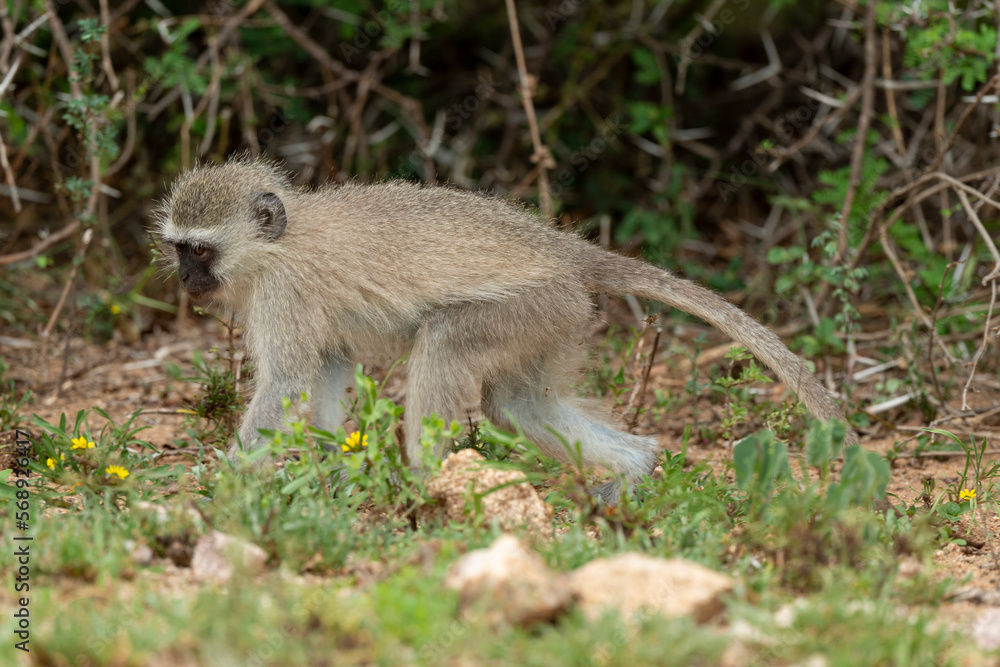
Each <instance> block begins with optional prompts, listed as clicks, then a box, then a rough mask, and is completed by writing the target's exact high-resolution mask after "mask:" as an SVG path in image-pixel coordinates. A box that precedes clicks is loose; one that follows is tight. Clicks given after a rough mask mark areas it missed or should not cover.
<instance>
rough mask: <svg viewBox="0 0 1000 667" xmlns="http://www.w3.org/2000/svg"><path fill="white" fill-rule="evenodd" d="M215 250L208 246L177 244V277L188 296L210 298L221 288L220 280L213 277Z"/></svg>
mask: <svg viewBox="0 0 1000 667" xmlns="http://www.w3.org/2000/svg"><path fill="white" fill-rule="evenodd" d="M214 262H215V250H214V249H213V248H211V247H210V246H207V245H195V244H189V243H178V244H177V275H178V276H179V277H180V279H181V284H182V285H183V286H184V289H185V290H187V292H188V294H190V295H191V296H193V297H195V298H196V299H197V298H199V297H204V296H208V295H209V294H211V293H212V292H214V291H215V290H217V289H218V288H219V279H218V278H216V277H215V276H214V275H212V264H213V263H214Z"/></svg>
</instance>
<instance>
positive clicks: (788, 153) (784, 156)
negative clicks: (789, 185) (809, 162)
mask: <svg viewBox="0 0 1000 667" xmlns="http://www.w3.org/2000/svg"><path fill="white" fill-rule="evenodd" d="M861 91H862V89H861V88H860V87H858V88H855V89H854V90H852V91H851V92H850V93H849V94H848V95H847V97H845V98H844V104H843V106H840V107H837V108H836V109H834V110H833V111H831V112H830V113H828V114H827V115H825V116H823V117H822V118H820V119H819V120H817V121H816V122H815V123H813V125H812V126H811V127H810V128H809V131H808V132H806V133H805V134H804V135H802V138H801V139H799V140H798V141H796V142H795V143H794V144H792V145H791V146H789V147H788V148H786V149H784V150H782V151H781V154H780V155H778V156H777V157H775V158H774V161H772V162H771V164H769V165H767V170H768V171H774V170H776V169H777V168H778V167H780V166H781V165H782V164H784V163H785V162H786V161H787V160H788V159H789V158H791V157H792V156H793V155H795V154H796V153H798V152H799V151H800V150H802V149H803V148H805V147H806V146H807V145H808V144H810V143H812V141H813V139H815V138H816V136H817V135H818V134H819V133H820V132H821V131H822V130H823V128H824V127H826V126H827V125H829V124H830V123H832V122H833V121H835V120H837V119H839V118H841V117H842V116H843V115H844V114H846V113H847V112H848V111H850V110H851V107H853V106H854V103H855V102H857V101H858V99H859V98H860V97H861Z"/></svg>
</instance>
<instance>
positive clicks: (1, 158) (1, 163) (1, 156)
mask: <svg viewBox="0 0 1000 667" xmlns="http://www.w3.org/2000/svg"><path fill="white" fill-rule="evenodd" d="M0 167H2V168H3V173H4V177H5V178H6V179H7V187H8V188H10V200H11V202H13V204H14V212H15V213H20V212H21V198H20V197H19V196H18V194H17V182H16V181H15V180H14V172H13V170H11V168H10V162H9V161H8V160H7V145H6V144H5V143H4V138H3V134H0Z"/></svg>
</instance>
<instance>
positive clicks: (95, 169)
mask: <svg viewBox="0 0 1000 667" xmlns="http://www.w3.org/2000/svg"><path fill="white" fill-rule="evenodd" d="M45 9H46V12H47V13H48V15H49V27H50V29H51V31H52V37H53V39H55V42H56V46H57V47H58V48H59V52H60V55H61V56H62V58H63V62H64V63H65V64H66V67H67V68H71V67H72V63H73V48H72V47H71V46H70V43H69V37H68V36H67V35H66V29H65V28H64V27H63V24H62V21H60V20H59V14H58V13H57V12H56V7H55V3H54V0H45ZM69 85H70V91H71V92H72V94H73V97H74V99H76V100H81V99H83V90H82V89H81V88H80V82H79V81H78V80H77V79H76V78H75V77H73V76H70V77H69ZM90 181H91V183H92V186H91V190H90V197H89V198H88V199H87V205H86V207H85V208H84V211H83V213H82V214H80V215H79V216H78V217H77V222H78V223H79V221H81V220H84V219H89V218H92V217H93V216H94V213H95V212H96V210H97V201H98V199H99V197H100V194H101V163H100V159H99V158H98V157H97V156H96V155H94V156H92V157H91V158H90ZM93 236H94V235H93V232H92V231H91V230H90V229H86V230H84V233H83V237H82V239H81V244H80V247H79V248H78V249H77V253H76V257H74V258H73V270H72V271H70V274H69V278H67V280H66V285H65V286H64V287H63V291H62V294H60V295H59V301H58V302H57V303H56V307H55V308H54V309H53V310H52V315H51V316H50V317H49V321H48V323H47V324H46V325H45V329H43V330H42V340H43V341H45V340H47V339H48V337H49V334H51V333H52V327H54V326H55V323H56V320H57V319H58V318H59V313H60V311H62V308H63V306H64V305H65V303H66V297H67V296H68V295H69V292H70V289H71V288H72V287H73V284H74V283H75V282H76V278H77V276H78V275H79V273H80V265H81V264H83V258H84V256H85V255H86V253H87V248H88V247H89V246H90V241H91V239H92V238H93ZM43 352H44V350H43Z"/></svg>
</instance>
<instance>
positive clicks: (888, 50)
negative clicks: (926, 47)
mask: <svg viewBox="0 0 1000 667" xmlns="http://www.w3.org/2000/svg"><path fill="white" fill-rule="evenodd" d="M998 1H1000V0H998ZM882 76H883V77H885V80H886V81H892V45H891V44H890V41H889V31H888V30H883V31H882ZM885 106H886V110H887V111H888V112H889V117H890V118H892V136H893V138H894V139H895V140H896V149H897V150H898V151H899V154H900V155H902V156H903V157H906V141H905V140H904V139H903V128H902V126H901V124H900V122H899V114H898V113H897V111H896V94H895V93H894V92H893V91H892V88H889V87H886V89H885Z"/></svg>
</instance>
